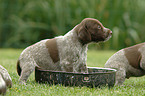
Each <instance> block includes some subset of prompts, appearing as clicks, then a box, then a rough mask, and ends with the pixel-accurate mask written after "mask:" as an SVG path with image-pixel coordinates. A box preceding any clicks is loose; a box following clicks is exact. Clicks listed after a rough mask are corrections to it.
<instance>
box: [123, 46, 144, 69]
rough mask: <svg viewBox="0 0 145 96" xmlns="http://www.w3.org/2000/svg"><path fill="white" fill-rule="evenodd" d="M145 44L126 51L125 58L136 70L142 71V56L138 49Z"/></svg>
mask: <svg viewBox="0 0 145 96" xmlns="http://www.w3.org/2000/svg"><path fill="white" fill-rule="evenodd" d="M144 44H145V43H141V44H137V45H134V46H131V47H128V48H125V49H124V52H125V56H126V58H127V59H128V62H129V64H130V65H131V66H132V67H134V68H137V69H141V68H140V60H141V58H142V56H141V53H140V52H139V51H138V49H139V48H140V47H141V46H143V45H144Z"/></svg>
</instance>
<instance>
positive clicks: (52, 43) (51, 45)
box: [45, 39, 59, 63]
mask: <svg viewBox="0 0 145 96" xmlns="http://www.w3.org/2000/svg"><path fill="white" fill-rule="evenodd" d="M45 44H46V47H47V48H48V52H49V54H50V57H51V58H52V60H53V62H54V63H56V62H57V61H59V54H58V49H57V42H56V39H49V40H47V41H46V43H45Z"/></svg>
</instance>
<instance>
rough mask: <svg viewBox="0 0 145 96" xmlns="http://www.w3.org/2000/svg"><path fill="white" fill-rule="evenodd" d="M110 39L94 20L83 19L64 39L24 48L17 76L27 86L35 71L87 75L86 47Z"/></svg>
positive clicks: (106, 30)
mask: <svg viewBox="0 0 145 96" xmlns="http://www.w3.org/2000/svg"><path fill="white" fill-rule="evenodd" d="M111 35H112V31H111V30H110V29H107V28H105V27H104V26H103V25H102V24H101V22H99V21H98V20H96V19H92V18H86V19H84V20H83V21H82V22H81V23H80V24H78V25H77V26H75V27H74V28H73V29H72V30H71V31H69V32H68V33H67V34H65V35H64V36H59V37H55V38H53V39H46V40H42V41H40V42H38V43H36V44H34V45H32V46H29V47H27V48H26V49H25V50H24V51H23V52H22V53H21V55H20V57H19V60H18V63H17V72H18V74H19V75H20V79H19V80H20V83H21V82H22V81H23V83H24V82H26V80H27V78H28V77H29V75H30V74H31V73H32V71H34V69H35V67H36V66H37V67H41V68H42V69H46V70H55V71H66V72H87V66H86V60H87V47H88V43H91V42H96V43H97V42H99V41H106V40H108V39H109V38H110V37H111Z"/></svg>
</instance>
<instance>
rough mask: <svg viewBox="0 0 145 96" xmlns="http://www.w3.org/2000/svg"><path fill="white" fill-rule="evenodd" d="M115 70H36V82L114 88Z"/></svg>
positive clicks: (94, 68)
mask: <svg viewBox="0 0 145 96" xmlns="http://www.w3.org/2000/svg"><path fill="white" fill-rule="evenodd" d="M115 74H116V70H115V69H110V68H98V67H88V73H73V72H63V71H51V70H42V69H40V68H35V80H36V82H39V83H49V84H60V85H64V86H87V87H98V86H102V85H104V86H106V85H108V86H109V87H113V86H114V84H115Z"/></svg>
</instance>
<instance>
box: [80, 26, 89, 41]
mask: <svg viewBox="0 0 145 96" xmlns="http://www.w3.org/2000/svg"><path fill="white" fill-rule="evenodd" d="M78 37H79V39H80V40H81V42H82V43H83V44H87V43H89V42H90V41H91V34H90V33H89V31H88V29H87V26H86V25H83V26H81V27H80V28H79V30H78Z"/></svg>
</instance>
